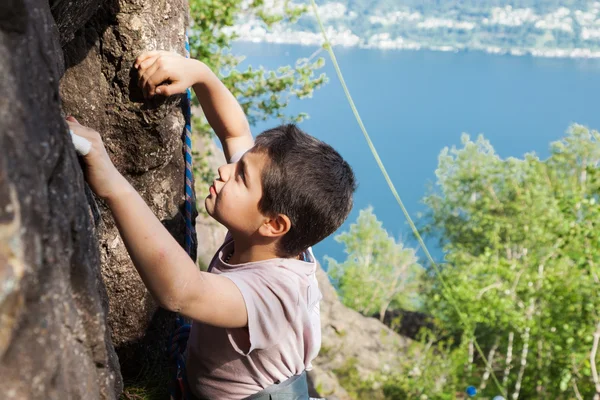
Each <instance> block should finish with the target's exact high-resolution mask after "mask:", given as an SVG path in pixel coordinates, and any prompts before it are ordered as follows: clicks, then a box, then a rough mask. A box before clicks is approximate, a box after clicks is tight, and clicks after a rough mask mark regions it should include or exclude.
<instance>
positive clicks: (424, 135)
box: [233, 42, 600, 267]
mask: <svg viewBox="0 0 600 400" xmlns="http://www.w3.org/2000/svg"><path fill="white" fill-rule="evenodd" d="M315 50H316V48H314V47H302V46H294V45H275V44H266V43H259V44H257V43H241V42H239V43H236V44H235V46H234V48H233V51H234V52H235V53H237V54H244V55H246V56H247V59H246V60H245V62H244V65H248V64H251V65H253V66H259V65H263V66H265V67H267V68H276V67H278V66H281V65H289V64H292V65H293V64H294V63H295V61H296V60H297V59H298V58H301V57H308V56H310V55H311V54H312V53H313V52H314V51H315ZM335 51H336V54H337V57H338V62H339V64H340V66H341V68H342V71H343V73H344V75H345V79H346V83H347V84H348V87H349V89H350V92H351V94H352V96H353V97H354V101H355V103H356V106H357V107H358V110H359V112H360V114H361V116H362V119H363V122H364V123H365V125H366V127H367V129H368V131H369V134H370V135H371V138H372V140H373V142H374V144H375V146H376V147H377V150H378V152H379V155H380V157H381V159H382V160H383V163H384V164H385V165H386V168H387V170H388V173H389V174H390V176H391V179H392V180H393V182H394V184H395V186H396V189H397V190H398V192H399V194H400V197H401V198H402V200H403V202H404V203H405V205H406V207H407V209H408V211H409V213H410V214H411V216H412V217H413V218H416V216H417V213H418V212H420V211H424V210H425V208H424V206H423V205H422V204H421V202H420V201H421V199H422V198H423V196H424V195H425V194H426V193H427V185H428V184H432V183H435V169H436V168H437V157H438V155H439V153H440V151H441V150H442V149H443V148H444V147H446V146H452V145H456V146H459V145H460V136H461V134H462V133H463V132H466V133H468V134H470V135H471V137H476V136H477V135H478V134H480V133H481V134H483V135H484V136H485V137H486V138H487V139H488V140H490V142H491V144H492V145H493V146H494V148H495V149H496V152H497V153H498V154H499V155H500V156H501V157H508V156H514V157H521V156H522V155H523V154H524V153H527V152H535V153H537V154H538V155H540V157H542V158H544V157H546V156H547V155H548V148H549V144H550V142H552V141H555V140H557V139H560V138H561V137H563V136H564V132H565V130H566V129H567V128H568V127H569V125H570V124H572V123H574V122H577V123H580V124H583V125H587V126H589V127H590V128H594V129H600V107H599V106H600V104H599V101H598V100H599V97H598V96H599V93H600V60H573V59H542V58H533V57H513V56H498V55H489V54H484V53H466V52H465V53H441V52H431V51H416V52H415V51H382V50H366V49H348V48H336V49H335ZM322 56H323V57H325V58H326V66H325V68H324V69H323V71H324V72H325V73H326V74H327V75H328V76H329V80H330V82H329V83H328V84H327V85H325V86H324V87H323V88H321V89H320V90H318V91H316V92H315V94H314V96H313V97H312V98H310V99H304V100H300V101H293V102H292V104H291V105H290V107H289V113H290V114H294V113H298V112H307V113H308V114H309V115H310V119H308V120H306V121H305V122H303V123H302V124H301V125H300V127H301V128H302V129H304V130H305V131H307V132H308V133H310V134H312V135H314V136H316V137H318V138H319V139H321V140H323V141H325V142H327V143H329V144H331V145H332V146H333V147H335V148H336V149H337V150H338V151H339V152H340V153H341V154H342V156H343V157H344V158H345V159H346V160H347V161H348V162H349V163H350V164H351V165H352V167H353V168H354V171H355V173H356V175H357V178H358V181H359V187H358V190H357V193H356V196H355V206H354V209H353V211H352V213H351V215H350V217H349V218H348V221H347V222H346V224H344V225H343V226H342V227H341V230H345V229H347V228H348V225H349V224H350V223H352V222H354V221H355V220H356V217H357V216H358V212H359V210H361V209H363V208H366V207H367V206H369V205H372V206H373V208H374V212H375V214H376V215H377V216H378V218H379V219H380V220H381V221H382V222H383V225H384V227H385V228H386V229H387V231H388V232H389V233H390V234H392V235H393V236H394V237H397V238H400V239H401V240H403V241H405V243H406V245H407V246H412V247H416V243H415V241H414V240H413V239H412V238H411V236H410V234H409V232H410V228H409V226H408V225H407V223H406V220H405V218H404V215H403V214H402V212H401V210H400V208H399V206H398V204H397V203H396V200H395V199H394V197H393V196H392V194H391V192H390V191H389V189H388V187H387V184H386V182H385V180H384V178H383V176H382V175H381V173H380V172H379V169H378V167H377V164H376V162H375V160H374V159H373V157H372V155H371V153H370V151H369V149H368V147H367V144H366V141H365V139H364V138H363V136H362V133H361V131H360V129H359V127H358V125H357V123H356V121H355V119H354V116H353V114H352V111H351V109H350V107H349V105H348V103H347V101H346V98H345V96H344V93H343V90H342V87H341V85H340V83H339V82H338V80H337V77H336V75H335V71H334V69H333V66H332V64H331V62H330V61H329V59H328V58H327V57H328V56H327V54H326V53H325V52H323V53H322ZM277 124H279V121H268V122H266V123H261V124H259V125H258V126H256V127H255V128H254V133H255V134H258V133H260V132H261V131H262V130H264V129H266V128H269V127H272V126H275V125H277ZM431 247H432V248H431V249H430V250H432V253H433V254H434V257H436V258H437V259H440V258H441V257H442V254H441V251H440V250H439V249H436V248H435V243H432V244H431ZM315 253H316V254H317V256H318V258H319V259H321V260H322V258H323V256H324V255H329V256H331V257H333V258H335V259H337V260H339V261H342V260H343V259H344V258H345V256H344V252H343V247H342V246H341V245H340V244H338V243H337V242H335V240H334V239H333V236H332V237H330V238H328V239H326V240H324V241H323V242H322V243H320V244H318V245H317V246H315ZM418 255H419V256H421V257H422V256H423V253H422V252H419V253H418ZM324 267H326V265H324Z"/></svg>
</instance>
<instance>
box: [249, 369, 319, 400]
mask: <svg viewBox="0 0 600 400" xmlns="http://www.w3.org/2000/svg"><path fill="white" fill-rule="evenodd" d="M284 399H285V400H308V399H309V398H308V381H307V380H306V371H304V372H302V373H301V374H300V375H294V376H292V377H291V378H289V379H287V380H285V381H283V382H281V383H277V384H275V385H271V386H269V387H268V388H265V389H263V390H261V391H260V392H258V393H255V394H253V395H252V396H249V397H246V398H245V399H244V400H284Z"/></svg>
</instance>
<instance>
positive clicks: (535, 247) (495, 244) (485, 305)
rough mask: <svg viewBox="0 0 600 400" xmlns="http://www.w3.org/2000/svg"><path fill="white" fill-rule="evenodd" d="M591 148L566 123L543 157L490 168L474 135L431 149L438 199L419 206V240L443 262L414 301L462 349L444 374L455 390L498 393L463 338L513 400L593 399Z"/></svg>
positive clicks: (594, 186) (593, 140)
mask: <svg viewBox="0 0 600 400" xmlns="http://www.w3.org/2000/svg"><path fill="white" fill-rule="evenodd" d="M599 139H600V134H599V133H598V132H597V131H589V130H588V129H587V128H585V127H583V126H580V125H574V126H572V127H571V128H570V129H569V131H568V132H567V135H566V137H565V138H564V139H563V140H561V141H558V142H555V143H553V144H552V145H551V154H550V156H549V158H548V159H546V160H540V159H539V158H538V157H537V156H535V155H534V154H527V155H526V156H525V157H524V158H523V159H515V158H508V159H501V158H500V157H499V156H498V155H497V154H496V153H495V152H494V150H493V148H492V146H491V145H490V143H489V142H488V141H486V140H485V139H483V137H479V138H478V139H477V140H476V141H471V140H470V139H469V138H468V136H464V137H463V147H462V148H461V149H456V148H453V149H451V150H449V149H445V150H444V151H442V153H441V155H440V157H439V167H438V169H437V171H436V175H437V180H438V187H439V192H437V193H433V194H431V195H429V196H427V197H426V198H425V203H426V204H427V205H428V206H429V208H430V210H431V212H430V215H429V220H428V226H427V231H428V232H429V233H430V234H434V235H437V236H438V237H439V238H440V242H441V244H442V246H443V248H444V250H445V252H446V256H445V261H446V264H444V267H443V269H442V273H441V277H438V276H434V275H429V277H430V281H429V283H430V284H429V285H428V290H427V292H426V293H425V295H424V299H425V301H426V304H427V309H428V311H429V312H430V313H432V314H433V315H434V316H435V318H436V323H437V325H438V327H441V328H442V329H446V330H448V331H450V332H454V333H455V334H458V335H461V334H462V335H463V340H464V341H465V342H468V343H469V346H466V347H465V349H466V350H465V351H467V352H468V353H469V354H468V357H467V364H468V365H466V366H465V368H458V369H457V370H456V371H455V374H456V376H459V377H461V379H462V382H463V384H464V385H465V386H466V385H467V384H474V385H477V386H479V387H480V388H481V389H482V391H483V393H484V395H489V396H492V395H495V394H498V389H497V388H495V385H494V384H492V383H491V379H490V373H491V372H490V371H488V370H487V368H486V367H485V365H484V364H483V362H482V360H481V359H480V358H479V357H477V355H476V354H474V352H473V346H472V345H471V342H470V338H471V337H473V336H474V337H475V338H476V339H477V342H478V343H479V344H480V345H481V346H482V348H483V349H484V352H485V353H486V356H487V357H488V358H489V361H490V363H491V365H492V367H493V371H495V374H496V377H497V378H498V380H499V382H500V384H501V386H503V388H504V390H505V391H506V392H507V393H508V394H509V396H510V398H512V399H516V398H519V397H520V398H551V399H567V398H576V397H577V398H592V396H593V395H594V394H595V393H596V389H595V388H594V378H593V375H594V373H593V372H594V369H595V368H596V365H595V364H596V363H595V361H593V362H591V355H592V354H591V353H592V348H593V344H594V338H595V337H596V338H597V336H594V332H596V325H597V324H598V323H599V322H600V312H599V311H598V310H599V305H600V304H599V302H598V289H599V288H600V280H599V276H600V268H599V264H600V229H599V227H598V225H599V222H600V206H599V205H598V201H599V200H600V199H599V194H600V165H599V163H600V141H599ZM440 278H441V279H443V280H444V281H445V282H446V283H447V285H448V287H449V288H451V289H450V290H449V291H448V290H446V289H444V287H442V285H441V283H440V282H441V281H440ZM449 299H453V300H454V301H455V303H456V305H457V306H458V308H459V309H460V310H461V312H462V313H463V314H464V315H465V316H467V318H468V322H467V324H466V325H465V324H463V323H462V322H461V321H460V320H459V318H458V316H457V313H456V311H455V308H454V307H453V305H452V304H451V301H450V300H449ZM596 383H597V382H596Z"/></svg>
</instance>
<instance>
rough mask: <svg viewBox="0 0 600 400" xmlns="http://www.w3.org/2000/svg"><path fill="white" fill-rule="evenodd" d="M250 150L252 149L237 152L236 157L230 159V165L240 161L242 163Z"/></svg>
mask: <svg viewBox="0 0 600 400" xmlns="http://www.w3.org/2000/svg"><path fill="white" fill-rule="evenodd" d="M248 150H250V148H247V149H242V150H239V151H237V152H236V153H235V154H234V155H232V156H231V158H230V159H229V164H233V163H236V162H238V161H240V159H241V158H242V157H243V156H244V154H246V152H247V151H248Z"/></svg>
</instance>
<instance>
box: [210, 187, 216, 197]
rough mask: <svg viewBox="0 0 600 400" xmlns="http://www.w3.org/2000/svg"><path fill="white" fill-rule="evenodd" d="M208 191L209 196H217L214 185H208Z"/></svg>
mask: <svg viewBox="0 0 600 400" xmlns="http://www.w3.org/2000/svg"><path fill="white" fill-rule="evenodd" d="M209 191H210V195H211V196H216V195H217V189H215V185H214V184H213V185H210V188H209Z"/></svg>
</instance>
